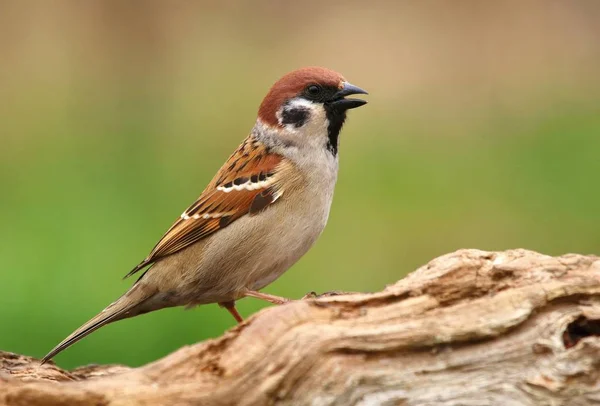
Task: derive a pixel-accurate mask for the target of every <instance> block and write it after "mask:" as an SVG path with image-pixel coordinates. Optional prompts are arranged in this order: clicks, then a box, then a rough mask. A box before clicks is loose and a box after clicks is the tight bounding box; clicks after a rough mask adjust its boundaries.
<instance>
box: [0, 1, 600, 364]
mask: <svg viewBox="0 0 600 406" xmlns="http://www.w3.org/2000/svg"><path fill="white" fill-rule="evenodd" d="M599 21H600V2H598V1H595V0H590V1H549V0H548V1H543V0H541V1H524V0H515V1H504V2H492V1H488V2H482V1H452V2H435V1H418V2H417V1H396V2H392V1H390V2H366V1H353V2H348V1H344V2H322V1H318V2H317V1H312V0H305V1H302V2H294V3H292V2H268V1H252V2H250V1H248V2H230V1H220V2H218V3H213V2H201V1H196V2H193V1H145V2H136V1H103V2H100V1H87V2H83V1H72V2H67V1H37V2H34V1H31V2H30V1H18V0H15V1H1V2H0V137H1V138H0V141H1V144H0V190H1V199H0V224H1V225H2V226H1V229H0V230H1V234H0V272H1V274H0V287H1V288H2V294H1V295H0V326H1V327H0V349H3V350H8V351H14V352H19V353H24V354H28V355H34V356H42V355H44V354H45V353H46V352H47V351H48V350H50V349H51V348H52V347H53V346H54V345H55V344H57V343H58V342H59V341H60V340H61V339H62V338H64V337H65V336H66V335H67V334H69V333H70V332H71V331H72V330H74V329H75V328H76V327H78V326H79V325H80V324H82V323H83V322H84V321H86V320H87V319H88V318H90V317H91V316H93V315H94V314H95V313H96V312H98V311H99V310H101V309H102V308H104V307H105V306H106V305H107V304H108V303H110V302H111V301H112V300H114V299H115V298H117V297H118V296H119V295H120V294H121V293H122V292H123V291H125V290H126V289H127V288H128V287H129V286H130V284H131V281H130V280H128V281H125V282H124V281H121V277H122V276H123V275H124V274H126V273H127V272H128V271H129V270H130V269H131V268H132V267H133V266H134V265H135V264H137V263H138V262H139V261H140V260H141V259H142V258H143V257H144V256H145V255H146V254H147V253H148V252H149V250H150V249H151V248H152V246H153V245H154V243H155V242H156V241H157V239H158V238H159V237H160V236H161V235H162V233H163V232H164V231H165V230H166V229H167V228H168V227H169V226H170V225H171V223H172V221H173V220H174V219H175V218H176V217H177V216H178V215H179V213H181V212H182V211H183V209H184V208H185V207H186V206H187V205H188V204H190V203H191V202H192V201H193V200H194V199H195V198H196V197H197V195H198V194H199V193H200V191H201V190H202V189H203V188H204V186H205V184H206V183H207V182H208V181H209V180H210V178H211V177H212V175H213V174H214V172H215V171H216V170H217V169H218V167H219V166H220V164H221V163H222V162H223V161H224V159H225V158H226V157H227V156H228V155H229V153H230V152H232V151H233V149H234V148H235V147H237V145H238V143H239V142H240V141H241V140H242V139H243V138H244V137H245V136H246V134H247V132H248V131H249V130H250V128H251V126H252V125H253V123H254V120H255V114H256V110H257V107H258V104H259V103H260V100H261V98H262V96H263V95H264V94H265V93H266V91H267V89H268V88H269V86H270V85H271V84H272V83H273V82H274V81H275V80H276V79H277V78H278V77H279V76H281V75H282V74H284V73H286V72H287V71H289V70H292V69H295V68H297V67H300V66H305V65H323V66H327V67H330V68H332V69H335V70H338V71H340V72H342V73H343V74H344V75H345V76H346V77H347V78H348V80H350V81H351V82H352V83H354V84H356V85H359V86H361V87H364V88H365V89H368V90H369V92H370V95H369V96H368V99H369V104H368V105H367V106H366V107H365V108H362V109H359V110H354V111H352V112H351V114H350V119H349V121H348V123H347V126H346V128H345V130H344V131H343V134H342V139H341V142H342V145H341V162H340V163H341V170H340V178H339V182H338V185H337V190H336V197H335V201H334V204H333V209H332V213H331V217H330V221H329V225H328V227H327V229H326V231H325V233H324V234H323V236H322V237H321V239H320V240H319V241H318V243H317V245H316V246H315V247H314V248H313V249H312V250H311V251H310V252H309V253H308V254H307V255H306V256H305V257H304V258H303V259H302V260H301V261H300V262H299V263H298V264H297V265H295V266H294V267H293V268H292V269H291V270H290V271H289V272H288V273H286V274H285V275H284V276H283V277H282V278H280V279H279V280H278V281H276V282H275V283H274V284H272V285H271V286H269V287H268V288H267V289H266V291H267V292H271V293H274V294H278V295H282V296H288V297H296V298H298V297H301V296H302V295H304V294H305V293H306V292H308V291H311V290H314V291H317V292H323V291H327V290H334V289H341V290H357V291H374V290H379V289H381V288H383V287H384V286H385V285H386V284H390V283H393V282H395V281H396V280H398V279H399V278H401V277H402V276H403V275H405V274H406V273H407V272H410V271H411V270H414V269H415V268H417V267H418V266H420V265H422V264H424V263H426V262H428V261H429V260H430V259H432V258H434V257H436V256H438V255H441V254H444V253H447V252H450V251H453V250H456V249H459V248H467V247H470V248H480V249H485V250H503V249H509V248H517V247H523V248H529V249H533V250H538V251H541V252H543V253H547V254H552V255H558V254H563V253H567V252H578V253H584V254H587V253H598V252H599V251H600V210H599V208H598V207H599V204H600V187H599V182H598V176H599V174H600V73H599V72H600V24H598V22H599ZM239 307H240V311H241V313H242V314H244V315H246V316H248V315H250V314H252V313H254V312H256V311H257V310H258V309H260V308H261V307H264V304H263V303H261V302H258V301H256V300H253V299H245V300H242V301H241V302H240V303H239ZM233 324H234V322H233V319H232V318H231V316H230V315H229V314H227V312H225V311H224V310H221V309H219V308H218V307H217V306H216V305H211V306H205V307H202V308H198V309H195V310H191V311H183V310H182V309H180V308H176V309H169V310H163V311H160V312H155V313H151V314H148V315H144V316H142V317H138V318H134V319H131V320H126V321H123V322H119V323H116V324H113V325H110V326H108V327H105V328H103V329H101V330H99V331H97V332H96V333H94V334H92V335H91V336H89V337H88V338H86V339H85V340H83V341H81V342H80V343H78V344H76V345H75V346H74V347H72V348H70V349H69V350H67V351H66V352H64V353H63V354H61V355H60V356H58V357H57V358H56V361H57V362H58V363H59V364H60V365H62V366H65V367H73V366H76V365H81V364H86V363H92V362H95V363H124V364H129V365H140V364H143V363H146V362H149V361H151V360H154V359H156V358H158V357H161V356H163V355H166V354H168V353H169V352H171V351H173V350H175V349H177V348H179V347H181V346H182V345H186V344H191V343H195V342H197V341H200V340H203V339H206V338H209V337H215V336H218V335H220V334H222V333H223V331H224V330H226V329H228V328H230V327H231V326H233Z"/></svg>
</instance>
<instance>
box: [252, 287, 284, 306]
mask: <svg viewBox="0 0 600 406" xmlns="http://www.w3.org/2000/svg"><path fill="white" fill-rule="evenodd" d="M244 296H247V297H254V298H256V299H261V300H266V301H267V302H269V303H273V304H276V305H280V304H284V303H289V302H291V301H292V299H287V298H285V297H281V296H275V295H270V294H268V293H262V292H257V291H254V290H247V291H246V292H245V293H244Z"/></svg>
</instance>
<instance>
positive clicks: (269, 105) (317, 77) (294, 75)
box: [258, 66, 345, 126]
mask: <svg viewBox="0 0 600 406" xmlns="http://www.w3.org/2000/svg"><path fill="white" fill-rule="evenodd" d="M344 81H345V79H344V77H343V76H342V75H341V74H339V73H337V72H335V71H332V70H330V69H327V68H321V67H318V66H309V67H306V68H300V69H297V70H295V71H293V72H290V73H288V74H287V75H285V76H283V77H282V78H281V79H279V80H278V81H277V82H276V83H275V84H274V85H273V87H271V90H269V93H267V95H266V96H265V98H264V99H263V101H262V103H261V105H260V108H259V109H258V118H259V119H260V120H261V121H262V122H263V123H265V124H268V125H271V126H277V125H279V122H278V121H277V117H276V115H275V113H277V110H279V108H280V107H281V105H282V104H283V103H285V101H286V100H288V99H290V98H292V97H295V96H297V95H298V94H299V93H300V92H301V91H302V90H303V89H304V88H305V87H306V86H308V85H310V84H319V85H321V86H333V87H338V88H341V87H342V83H343V82H344Z"/></svg>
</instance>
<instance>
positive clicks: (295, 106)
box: [275, 98, 319, 132]
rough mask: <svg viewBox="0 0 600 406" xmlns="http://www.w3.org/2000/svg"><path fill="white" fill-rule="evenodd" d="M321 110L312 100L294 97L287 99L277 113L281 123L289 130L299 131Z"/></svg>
mask: <svg viewBox="0 0 600 406" xmlns="http://www.w3.org/2000/svg"><path fill="white" fill-rule="evenodd" d="M318 110H319V105H317V104H316V103H313V102H311V101H310V100H306V99H302V98H294V99H290V100H289V101H287V102H286V103H285V104H284V105H283V106H282V107H281V108H280V109H279V110H278V111H277V113H276V114H275V115H276V117H277V121H278V122H279V125H281V126H282V127H284V128H286V129H287V130H288V131H291V132H297V131H298V129H299V128H301V127H303V126H304V125H305V124H306V123H309V122H310V121H311V120H312V118H313V117H314V116H315V113H317V111H318Z"/></svg>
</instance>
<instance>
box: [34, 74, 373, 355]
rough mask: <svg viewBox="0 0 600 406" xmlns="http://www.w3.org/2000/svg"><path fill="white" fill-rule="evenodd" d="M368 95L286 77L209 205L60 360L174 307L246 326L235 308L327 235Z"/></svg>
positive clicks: (176, 231) (218, 180)
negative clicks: (345, 154) (350, 123)
mask: <svg viewBox="0 0 600 406" xmlns="http://www.w3.org/2000/svg"><path fill="white" fill-rule="evenodd" d="M356 94H368V93H367V92H366V91H365V90H363V89H361V88H360V87H357V86H354V85H352V84H351V83H349V82H348V81H346V79H345V78H344V76H342V75H341V74H340V73H337V72H335V71H333V70H330V69H327V68H323V67H317V66H309V67H304V68H300V69H297V70H294V71H292V72H290V73H287V74H286V75H284V76H283V77H281V78H280V79H279V80H278V81H277V82H275V84H274V85H273V86H272V87H271V88H270V90H269V91H268V93H267V95H266V96H265V97H264V99H263V101H262V103H261V104H260V107H259V109H258V116H257V119H256V122H255V124H254V126H253V128H252V130H251V131H250V133H249V135H248V136H247V137H246V138H245V139H244V140H243V142H242V143H241V145H240V146H239V147H238V148H237V149H236V150H235V151H234V152H233V154H232V155H231V156H230V157H229V159H227V161H226V162H225V164H224V165H223V166H222V167H221V168H220V169H219V171H218V172H217V174H216V175H215V176H214V178H213V179H212V180H211V181H210V183H209V184H208V186H206V188H205V189H204V191H203V192H202V193H201V194H200V197H199V198H198V199H197V200H196V201H195V202H194V203H193V204H192V205H191V206H189V207H188V208H187V209H186V210H185V211H184V212H183V214H181V216H180V217H179V218H177V220H176V221H175V222H174V224H173V225H172V226H171V228H169V229H168V230H167V232H166V233H165V234H164V235H163V237H162V238H161V239H160V240H159V242H158V243H157V244H156V246H155V247H154V248H153V249H152V250H151V252H150V254H149V255H148V256H147V257H146V258H145V259H144V260H143V261H142V262H140V263H139V264H138V265H137V266H136V267H135V268H133V270H132V271H131V272H129V273H128V274H127V275H126V276H125V278H127V277H129V276H131V275H134V274H136V273H137V272H139V271H142V270H144V272H143V273H142V274H141V276H140V277H139V278H138V279H137V280H136V282H135V283H134V284H133V285H132V286H131V288H130V289H129V290H128V291H126V292H125V293H124V294H123V295H122V296H121V297H120V298H118V299H117V300H116V301H114V302H113V303H111V304H110V305H109V306H108V307H106V308H105V309H104V310H102V311H101V312H100V313H99V314H98V315H96V316H95V317H93V318H92V319H91V320H89V321H88V322H86V323H85V324H83V325H82V326H81V327H79V328H78V329H77V330H75V331H74V332H73V333H72V334H71V335H69V336H68V337H67V338H65V339H64V340H63V341H62V342H61V343H59V344H58V345H57V346H56V347H54V348H53V349H52V350H51V351H50V352H49V353H48V354H47V355H46V356H45V357H44V358H42V360H41V363H42V364H43V363H45V362H47V361H48V360H50V359H52V358H53V357H54V356H55V355H57V354H58V353H60V352H61V351H63V350H65V349H66V348H67V347H69V346H71V345H72V344H74V343H75V342H77V341H79V340H81V339H82V338H83V337H85V336H87V335H88V334H90V333H92V332H94V331H95V330H97V329H99V328H100V327H102V326H104V325H106V324H109V323H112V322H115V321H118V320H122V319H125V318H129V317H133V316H137V315H140V314H144V313H148V312H151V311H154V310H159V309H163V308H167V307H174V306H185V307H186V308H191V307H195V306H198V305H205V304H211V303H217V304H219V305H220V306H221V307H223V308H225V309H227V310H228V311H229V312H230V313H231V315H232V316H233V317H234V318H235V320H236V321H237V322H238V323H240V322H242V321H243V318H242V317H241V315H240V314H239V312H238V311H237V309H236V307H235V302H236V301H237V300H239V299H242V298H244V297H254V298H258V299H262V300H266V301H268V302H270V303H273V304H283V303H286V302H288V301H290V300H289V299H287V298H283V297H279V296H275V295H271V294H267V293H263V292H260V290H261V289H262V288H264V287H265V286H267V285H269V284H270V283H271V282H273V281H274V280H275V279H277V278H278V277H280V276H281V275H282V274H283V273H284V272H285V271H286V270H288V269H289V268H290V267H291V266H292V265H293V264H294V263H295V262H297V261H298V260H299V259H300V258H301V257H302V256H303V255H304V254H305V253H306V252H307V251H308V250H309V249H310V248H311V246H312V245H313V244H314V243H315V241H316V240H317V238H318V237H319V235H320V234H321V233H322V231H323V229H324V228H325V225H326V223H327V219H328V217H329V211H330V207H331V203H332V199H333V192H334V187H335V183H336V180H337V175H338V149H339V136H340V132H341V130H342V126H343V125H344V122H345V121H346V115H347V111H348V110H350V109H354V108H357V107H360V106H363V105H365V104H366V103H367V102H366V101H365V100H362V99H358V98H349V97H348V96H351V95H356Z"/></svg>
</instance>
